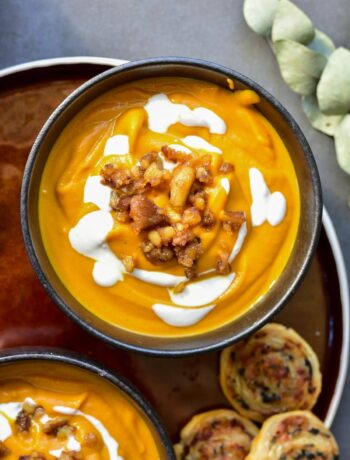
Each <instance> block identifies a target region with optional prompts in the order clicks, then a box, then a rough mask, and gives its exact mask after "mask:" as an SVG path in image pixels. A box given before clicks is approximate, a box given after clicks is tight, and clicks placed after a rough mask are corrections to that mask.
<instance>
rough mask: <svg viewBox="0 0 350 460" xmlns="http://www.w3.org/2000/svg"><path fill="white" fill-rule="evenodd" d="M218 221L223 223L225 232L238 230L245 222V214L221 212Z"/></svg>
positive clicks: (240, 212)
mask: <svg viewBox="0 0 350 460" xmlns="http://www.w3.org/2000/svg"><path fill="white" fill-rule="evenodd" d="M220 219H221V220H222V221H223V222H224V224H223V229H224V230H226V231H234V230H239V228H240V226H241V225H242V224H243V223H244V222H245V220H246V218H245V214H244V212H242V211H223V212H222V213H221V215H220Z"/></svg>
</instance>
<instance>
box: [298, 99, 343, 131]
mask: <svg viewBox="0 0 350 460" xmlns="http://www.w3.org/2000/svg"><path fill="white" fill-rule="evenodd" d="M303 110H304V112H305V115H306V116H307V118H308V120H309V122H310V124H311V126H313V127H314V128H315V129H317V130H318V131H321V132H322V133H325V134H328V136H334V133H335V130H336V129H337V126H338V125H339V123H340V122H341V120H342V119H343V116H341V115H325V114H323V113H322V112H321V111H320V109H319V107H318V104H317V98H316V95H315V94H310V95H309V96H303Z"/></svg>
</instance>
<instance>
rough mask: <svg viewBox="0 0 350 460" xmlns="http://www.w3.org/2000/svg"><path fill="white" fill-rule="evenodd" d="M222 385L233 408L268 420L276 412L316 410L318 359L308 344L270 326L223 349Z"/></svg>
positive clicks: (287, 331) (318, 374)
mask: <svg viewBox="0 0 350 460" xmlns="http://www.w3.org/2000/svg"><path fill="white" fill-rule="evenodd" d="M220 383H221V387H222V390H223V392H224V394H225V396H226V397H227V399H228V400H229V402H230V403H231V404H232V406H233V407H234V409H236V410H237V411H238V412H239V413H240V414H241V415H243V416H245V417H247V418H249V419H251V420H254V421H257V422H263V421H264V420H265V419H267V418H268V417H270V416H271V415H274V414H279V413H282V412H287V411H291V410H297V409H302V410H307V409H311V408H312V407H313V406H314V405H315V403H316V401H317V398H318V396H319V394H320V391H321V385H322V380H321V373H320V369H319V362H318V358H317V356H316V354H315V353H314V351H313V350H312V348H311V347H310V346H309V345H308V344H307V343H306V342H305V340H304V339H303V338H302V337H300V335H299V334H297V333H296V332H295V331H294V330H293V329H291V328H287V327H285V326H282V325H280V324H275V323H270V324H267V325H266V326H264V327H263V328H262V329H260V330H259V331H257V332H256V333H255V334H253V335H252V336H250V337H248V338H247V339H245V340H243V341H242V342H239V343H237V344H235V345H233V346H231V347H229V348H226V349H225V350H223V352H222V354H221V363H220Z"/></svg>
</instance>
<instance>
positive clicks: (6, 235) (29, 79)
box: [0, 58, 349, 440]
mask: <svg viewBox="0 0 350 460" xmlns="http://www.w3.org/2000/svg"><path fill="white" fill-rule="evenodd" d="M120 62H121V61H117V60H112V59H102V58H66V59H52V60H45V61H37V62H34V63H29V64H24V65H21V66H16V67H13V68H9V69H5V70H3V71H0V209H1V219H0V288H1V289H0V348H10V347H17V346H29V345H46V346H59V347H63V348H66V349H70V350H75V351H78V352H81V353H84V354H85V355H87V356H89V357H92V358H95V359H96V360H98V361H100V362H101V363H103V364H105V365H107V366H109V367H110V368H113V369H115V370H117V371H119V372H120V373H121V374H123V375H125V376H126V377H127V378H129V379H130V380H131V381H132V382H134V383H135V384H136V385H137V386H138V387H139V388H140V389H141V391H143V392H144V394H145V396H146V397H147V398H148V399H149V400H150V402H151V403H152V404H153V406H154V407H155V408H156V410H157V411H158V413H159V414H160V416H161V417H162V418H163V420H164V422H165V424H166V426H167V428H168V430H169V432H170V435H171V436H172V437H173V439H174V440H175V439H176V435H177V433H178V431H179V429H180V428H181V426H182V425H183V424H184V423H185V422H186V421H187V420H188V419H189V418H190V417H191V416H192V415H193V414H194V413H196V412H199V411H202V410H206V409H210V408H215V407H224V406H227V405H228V404H227V402H226V401H225V398H224V397H223V395H222V394H221V392H220V388H219V385H218V378H217V374H218V356H219V354H218V352H213V353H208V354H203V355H200V356H194V357H186V358H171V359H169V358H168V359H166V358H152V357H145V356H141V355H136V354H132V353H128V352H126V351H122V350H118V349H113V348H111V347H110V346H108V345H106V344H105V343H103V342H100V341H99V340H97V339H96V338H94V337H92V336H90V335H88V334H87V333H86V332H84V331H83V330H82V329H80V328H79V327H78V326H77V325H76V324H74V323H72V322H71V321H70V320H69V319H68V318H67V317H66V316H65V315H64V314H63V313H62V312H61V311H60V310H59V309H58V308H57V307H56V305H54V304H53V303H52V301H51V300H50V299H49V297H48V296H47V295H46V293H45V292H44V289H43V288H42V286H41V285H40V283H39V281H38V280H37V279H36V277H35V275H34V272H33V270H32V267H31V265H30V264H29V261H28V259H27V255H26V252H25V249H24V245H23V242H22V235H21V229H20V219H19V193H20V186H21V178H22V172H23V168H24V165H25V162H26V159H27V155H28V152H29V150H30V147H31V145H32V142H33V140H34V138H35V136H36V134H37V133H38V131H39V129H40V127H41V126H42V124H43V122H44V121H45V120H46V118H47V117H48V115H49V114H50V113H51V112H52V110H53V109H54V108H55V107H56V106H57V104H58V103H59V102H60V101H61V100H62V99H63V98H64V97H65V96H67V95H68V94H69V93H70V92H71V91H72V90H73V89H75V88H76V87H77V86H78V85H80V84H81V83H82V82H83V81H85V80H87V79H88V78H90V77H92V76H94V75H96V74H97V73H99V72H102V71H103V70H106V69H107V68H109V67H110V66H112V65H118V63H120ZM348 302H349V299H348V290H347V285H346V273H345V268H344V263H343V260H342V255H341V250H340V248H339V244H338V240H337V237H336V235H335V232H334V228H333V225H332V223H331V221H330V219H329V217H328V214H327V213H326V212H325V213H324V218H323V229H322V234H321V239H320V243H319V246H318V250H317V254H316V256H315V258H314V261H313V263H312V267H311V269H310V271H309V273H308V275H307V277H306V279H305V281H304V282H303V284H302V286H301V288H300V289H299V291H298V293H297V294H296V295H295V296H294V297H293V299H292V301H291V302H290V303H289V304H288V305H287V307H286V308H285V309H284V310H283V312H282V313H281V314H280V315H279V316H278V318H276V320H277V321H279V322H282V323H283V324H285V325H288V326H292V327H294V328H295V329H296V330H297V331H298V332H299V333H300V334H301V335H302V336H303V337H304V338H305V339H306V340H307V341H308V342H309V343H310V344H311V345H312V347H313V348H314V349H315V351H316V353H317V354H318V356H319V359H320V362H321V367H322V373H323V382H324V385H323V390H322V393H321V396H320V399H319V401H318V404H317V406H316V408H315V412H316V414H317V415H318V416H319V417H321V418H322V419H323V420H325V421H326V424H327V425H328V426H329V425H330V424H331V423H332V421H333V418H334V416H335V413H336V410H337V407H338V404H339V400H340V397H341V393H342V390H343V385H344V380H345V375H346V371H347V362H348V341H349V339H348V324H349V318H348V307H349V305H348Z"/></svg>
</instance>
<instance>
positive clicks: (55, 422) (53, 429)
mask: <svg viewBox="0 0 350 460" xmlns="http://www.w3.org/2000/svg"><path fill="white" fill-rule="evenodd" d="M65 425H68V420H67V419H66V418H64V417H57V418H54V419H52V420H49V421H47V422H45V423H44V424H43V432H44V433H45V434H47V435H50V436H56V435H57V432H58V430H59V429H60V428H62V427H64V426H65Z"/></svg>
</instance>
